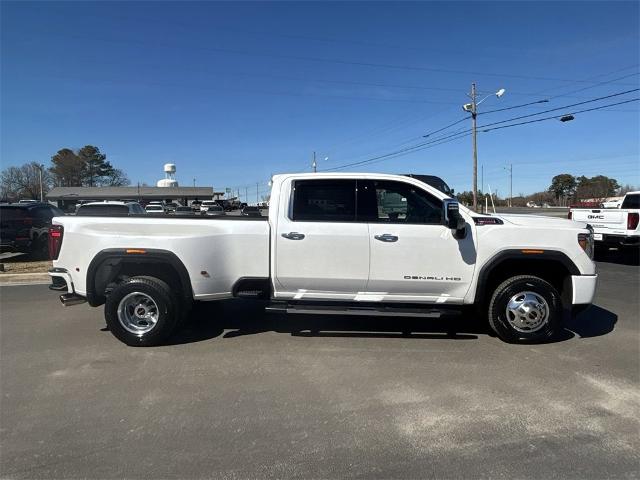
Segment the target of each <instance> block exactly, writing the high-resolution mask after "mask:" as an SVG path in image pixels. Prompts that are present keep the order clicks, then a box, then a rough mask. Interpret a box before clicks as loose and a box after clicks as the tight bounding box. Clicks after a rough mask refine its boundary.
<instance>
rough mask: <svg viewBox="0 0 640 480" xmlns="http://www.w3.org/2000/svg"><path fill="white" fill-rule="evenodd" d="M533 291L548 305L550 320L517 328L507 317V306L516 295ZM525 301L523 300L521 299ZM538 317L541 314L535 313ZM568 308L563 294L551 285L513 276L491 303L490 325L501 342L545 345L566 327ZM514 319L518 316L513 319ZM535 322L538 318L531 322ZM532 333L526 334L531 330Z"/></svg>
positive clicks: (534, 278) (498, 288)
mask: <svg viewBox="0 0 640 480" xmlns="http://www.w3.org/2000/svg"><path fill="white" fill-rule="evenodd" d="M524 292H533V293H534V294H535V295H537V296H540V297H542V298H543V299H544V301H545V302H546V304H547V307H548V308H547V309H546V310H547V318H546V321H544V322H543V323H542V324H541V325H539V326H536V325H533V326H532V327H523V328H520V329H518V328H516V327H515V326H514V325H512V323H511V322H510V321H509V318H507V315H508V314H507V311H506V310H507V304H508V302H509V301H510V300H511V299H512V298H513V297H514V296H516V295H518V294H520V293H524ZM521 298H522V297H521ZM532 315H533V316H534V317H535V316H536V315H539V312H532ZM563 315H564V309H563V307H562V300H561V298H560V294H559V293H558V291H557V290H556V289H555V287H554V286H553V285H551V284H550V283H549V282H547V281H545V280H543V279H541V278H538V277H533V276H530V275H519V276H516V277H511V278H509V279H507V280H505V281H504V282H502V283H501V284H500V285H498V287H497V288H496V289H495V290H494V292H493V295H492V297H491V301H490V302H489V310H488V320H489V325H490V326H491V328H492V329H493V331H494V332H496V335H498V337H500V339H502V340H504V341H505V342H508V343H541V342H545V341H548V340H550V339H551V338H553V337H554V336H555V335H556V334H557V333H558V332H559V331H560V329H561V327H562V320H563ZM512 318H514V317H512ZM531 321H532V322H534V323H535V319H534V318H533V319H531ZM528 329H530V330H531V331H522V330H528Z"/></svg>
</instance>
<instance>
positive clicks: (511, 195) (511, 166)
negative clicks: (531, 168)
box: [502, 163, 513, 207]
mask: <svg viewBox="0 0 640 480" xmlns="http://www.w3.org/2000/svg"><path fill="white" fill-rule="evenodd" d="M502 168H504V169H505V170H507V171H508V172H509V207H512V206H513V205H512V204H511V203H512V202H513V163H511V164H509V167H502Z"/></svg>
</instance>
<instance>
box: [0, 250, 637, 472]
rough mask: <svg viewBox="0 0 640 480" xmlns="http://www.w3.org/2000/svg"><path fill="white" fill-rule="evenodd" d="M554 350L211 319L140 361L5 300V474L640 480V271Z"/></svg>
mask: <svg viewBox="0 0 640 480" xmlns="http://www.w3.org/2000/svg"><path fill="white" fill-rule="evenodd" d="M599 273H600V284H599V288H598V293H597V297H596V302H595V305H594V306H593V307H592V308H591V309H590V310H588V311H586V312H584V313H583V314H581V315H580V316H579V317H578V318H577V319H575V320H573V321H572V322H570V323H569V324H568V325H567V330H566V332H565V333H564V335H562V336H561V338H559V339H558V341H556V342H554V343H550V344H544V345H530V346H522V345H508V344H505V343H502V342H501V341H500V340H498V339H497V338H494V337H492V336H489V335H488V333H487V331H486V330H485V329H484V327H482V326H481V325H478V322H476V321H474V319H473V318H469V317H461V318H457V317H450V318H445V319H440V320H409V321H407V320H398V319H388V318H387V319H382V320H381V319H363V318H356V319H353V318H342V317H340V318H335V317H334V318H328V319H327V318H321V317H284V316H275V315H265V314H264V313H262V310H261V305H260V304H255V303H239V302H228V303H226V304H224V305H223V306H217V307H216V306H211V305H209V306H203V307H200V308H198V309H196V310H195V312H194V314H193V315H192V319H191V320H190V322H189V323H188V324H187V326H186V327H185V328H184V329H183V330H182V331H181V332H180V334H179V335H178V336H177V337H176V339H175V342H174V343H173V344H172V345H167V346H163V347H157V348H148V349H136V348H128V347H126V346H124V345H123V344H121V343H119V342H118V341H116V340H115V338H113V337H112V335H111V334H110V333H109V332H108V331H105V328H104V321H103V318H102V310H101V309H92V308H90V307H88V306H87V305H80V306H76V307H70V308H63V307H62V306H61V305H60V304H59V302H58V300H57V298H56V295H55V294H54V292H49V291H48V290H47V287H46V286H45V285H32V286H11V287H1V288H0V295H1V299H0V300H1V302H0V306H1V312H0V313H1V321H0V328H1V330H0V336H1V338H0V342H1V343H0V387H1V394H2V396H1V403H0V424H1V425H0V427H1V429H0V439H1V471H0V474H1V476H2V478H63V477H64V478H125V477H126V478H210V477H214V478H233V479H235V478H264V477H268V478H282V477H287V478H289V477H304V478H347V477H364V478H425V477H436V478H487V477H490V478H516V477H517V478H522V477H528V478H544V479H552V478H580V479H583V478H637V477H638V476H639V475H640V453H639V452H640V440H639V439H640V420H639V415H640V395H639V392H640V388H639V384H640V366H639V359H640V342H639V339H640V335H639V333H640V332H639V322H640V320H639V318H638V317H639V311H640V303H639V298H638V297H639V295H638V293H639V289H640V284H639V274H640V268H639V267H638V261H637V258H631V259H628V258H627V259H623V260H619V259H617V258H616V257H615V255H610V256H609V257H607V258H605V259H604V261H601V262H599Z"/></svg>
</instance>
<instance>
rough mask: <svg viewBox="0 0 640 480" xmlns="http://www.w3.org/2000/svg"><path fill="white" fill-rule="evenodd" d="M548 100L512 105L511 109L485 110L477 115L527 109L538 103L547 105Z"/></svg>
mask: <svg viewBox="0 0 640 480" xmlns="http://www.w3.org/2000/svg"><path fill="white" fill-rule="evenodd" d="M548 102H549V100H548V99H546V98H545V99H544V100H537V101H535V102H529V103H523V104H522V105H514V106H512V107H504V108H496V109H495V110H487V111H486V112H478V115H486V114H487V113H495V112H504V111H505V110H513V109H515V108H522V107H528V106H529V105H536V104H538V103H548Z"/></svg>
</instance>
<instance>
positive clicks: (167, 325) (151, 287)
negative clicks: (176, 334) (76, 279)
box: [104, 276, 180, 347]
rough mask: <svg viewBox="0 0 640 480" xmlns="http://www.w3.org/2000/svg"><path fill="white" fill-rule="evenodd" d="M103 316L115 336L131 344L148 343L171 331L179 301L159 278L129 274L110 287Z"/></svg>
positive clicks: (162, 339)
mask: <svg viewBox="0 0 640 480" xmlns="http://www.w3.org/2000/svg"><path fill="white" fill-rule="evenodd" d="M104 317H105V320H106V322H107V327H109V330H110V331H111V333H113V335H114V336H115V337H116V338H117V339H118V340H120V341H122V342H124V343H126V344H127V345H129V346H132V347H136V346H139V347H149V346H153V345H158V344H160V343H162V342H163V341H164V340H165V339H166V338H167V337H169V336H170V335H171V334H172V333H173V331H174V330H175V328H176V326H177V324H178V321H179V319H180V311H179V303H178V301H177V299H176V297H175V295H174V294H173V293H172V291H171V289H170V287H169V285H167V284H166V283H165V282H163V281H162V280H160V279H158V278H154V277H146V276H145V277H142V276H140V277H132V278H129V279H128V280H126V281H125V282H123V283H121V284H120V285H118V286H117V287H115V288H114V289H113V290H112V291H111V293H110V294H109V296H108V298H107V301H106V303H105V308H104Z"/></svg>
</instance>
